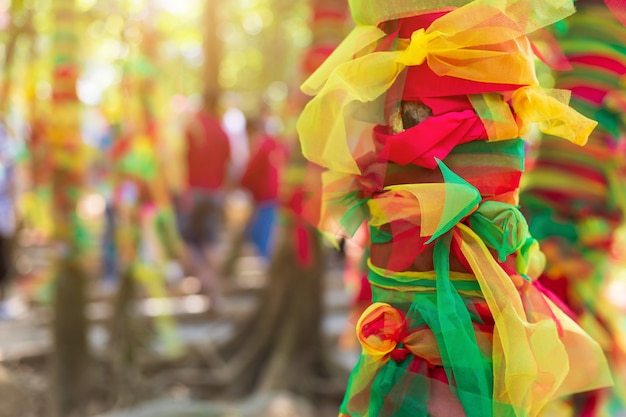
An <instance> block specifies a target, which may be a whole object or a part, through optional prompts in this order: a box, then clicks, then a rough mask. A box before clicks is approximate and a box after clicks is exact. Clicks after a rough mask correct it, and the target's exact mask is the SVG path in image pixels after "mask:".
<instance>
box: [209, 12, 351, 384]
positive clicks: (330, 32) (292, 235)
mask: <svg viewBox="0 0 626 417" xmlns="http://www.w3.org/2000/svg"><path fill="white" fill-rule="evenodd" d="M283 3H284V2H283V1H282V0H276V7H277V10H278V9H279V6H281V5H282V4H283ZM311 6H312V10H313V13H312V23H311V25H312V30H313V42H312V45H311V46H310V49H309V51H308V52H307V53H306V54H305V59H304V63H303V64H302V65H301V67H302V68H303V74H302V75H304V76H307V75H308V73H310V71H311V70H312V69H314V67H315V66H311V62H313V61H314V59H313V58H312V57H313V56H317V55H319V54H320V53H322V55H323V56H327V55H328V51H331V50H332V49H333V48H334V47H335V46H336V45H337V44H338V43H339V42H340V41H341V39H342V38H343V36H344V35H345V32H346V30H347V29H348V26H347V9H348V7H347V3H345V2H337V1H335V0H316V1H313V2H312V4H311ZM273 47H274V49H279V48H278V47H277V46H276V45H273ZM323 51H325V52H323ZM273 55H275V54H273ZM322 59H323V58H322ZM275 62H281V64H283V62H284V61H278V60H277V59H276V60H275ZM319 62H321V60H318V63H319ZM283 65H284V64H283ZM303 104H304V103H303V102H302V101H301V102H300V104H297V106H302V105H303ZM291 111H293V112H294V113H297V110H296V109H291ZM293 154H294V155H293V156H294V158H293V161H292V166H291V167H290V168H289V169H288V170H289V172H288V173H287V182H286V183H285V184H284V190H283V191H282V194H283V196H282V198H281V200H282V203H283V204H284V210H283V213H282V214H283V221H282V222H281V223H282V225H281V229H280V231H279V233H278V236H277V243H276V246H277V247H276V251H275V254H274V257H273V260H272V262H271V265H270V267H269V270H268V272H267V275H268V277H269V284H268V285H267V287H266V288H264V290H263V293H262V295H261V300H260V304H259V307H258V309H257V311H256V312H255V313H254V314H253V315H252V316H251V317H250V319H249V320H248V321H246V322H244V323H242V324H241V326H240V327H239V328H238V329H237V332H236V334H235V336H234V337H233V338H232V339H231V340H230V341H229V342H228V343H227V344H226V345H225V346H223V347H222V349H221V354H222V355H223V357H224V358H226V359H227V361H228V364H229V365H228V366H226V367H225V368H222V369H220V370H219V371H218V373H217V374H216V375H217V376H219V377H222V378H223V381H228V382H229V385H228V386H229V387H230V388H231V391H233V393H234V394H244V393H248V392H250V391H251V390H255V389H257V390H266V391H269V390H290V391H295V392H298V393H301V394H306V395H313V396H315V395H329V394H330V395H333V394H338V395H341V393H342V389H343V387H342V386H341V385H342V383H343V382H342V383H340V384H333V382H334V381H335V380H334V379H333V376H334V373H333V372H334V370H335V369H336V368H334V367H333V366H332V365H331V361H330V360H329V358H328V357H327V349H326V347H327V346H326V343H325V338H324V335H323V331H322V328H321V322H322V317H323V313H324V311H323V305H322V300H323V278H324V269H325V260H324V251H323V248H322V245H321V241H320V236H319V235H318V234H317V232H316V231H315V230H314V229H313V228H312V227H311V226H309V225H308V224H307V223H306V222H305V221H304V219H303V218H302V200H303V198H304V194H305V191H304V189H303V188H302V183H303V180H304V172H305V170H306V162H305V161H304V159H303V158H302V157H301V155H300V152H299V150H298V151H296V150H294V152H293Z"/></svg>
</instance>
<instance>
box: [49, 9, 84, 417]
mask: <svg viewBox="0 0 626 417" xmlns="http://www.w3.org/2000/svg"><path fill="white" fill-rule="evenodd" d="M52 12H53V14H54V18H55V29H54V34H53V36H52V53H53V55H54V56H53V62H54V65H53V74H52V110H53V114H54V115H55V117H53V118H50V119H49V120H48V121H47V129H46V131H47V140H48V141H49V152H50V153H51V158H52V164H53V169H52V176H51V178H50V181H51V186H52V195H53V199H54V200H53V213H52V217H53V224H54V236H53V244H54V250H55V251H56V269H55V289H54V321H53V326H52V333H53V344H54V351H53V375H54V377H53V383H52V384H51V390H50V393H51V395H52V400H53V413H52V414H53V415H55V416H58V417H72V416H84V415H85V414H84V410H83V404H84V402H85V395H84V394H85V388H86V384H85V383H86V369H87V364H88V358H89V353H88V343H87V327H88V325H87V318H86V316H85V307H86V296H87V273H86V265H85V263H84V261H85V258H84V255H85V249H86V242H85V239H86V236H87V235H86V231H85V228H84V225H83V223H82V220H81V218H80V217H79V215H78V212H77V204H78V200H79V198H80V195H81V190H82V187H83V178H84V173H85V166H86V161H85V159H84V145H83V142H82V138H81V135H80V108H81V105H80V102H79V101H78V96H77V92H76V83H77V79H78V76H79V71H80V65H79V51H80V42H79V38H80V36H81V35H80V33H81V27H80V20H79V14H78V13H77V11H76V9H75V4H74V2H68V1H65V0H55V1H53V2H52Z"/></svg>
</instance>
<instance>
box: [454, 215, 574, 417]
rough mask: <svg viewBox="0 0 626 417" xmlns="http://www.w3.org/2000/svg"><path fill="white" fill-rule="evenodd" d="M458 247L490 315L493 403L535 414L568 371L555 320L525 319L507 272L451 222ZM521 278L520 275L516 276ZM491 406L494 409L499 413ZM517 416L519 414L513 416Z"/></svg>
mask: <svg viewBox="0 0 626 417" xmlns="http://www.w3.org/2000/svg"><path fill="white" fill-rule="evenodd" d="M457 228H458V230H459V232H460V233H461V252H462V253H463V255H464V256H465V257H466V259H467V261H468V262H469V264H470V266H471V268H472V271H473V272H474V274H475V275H476V279H477V281H478V283H479V285H480V287H481V290H482V292H483V294H484V297H485V301H486V302H487V305H488V306H489V310H490V311H491V313H492V314H493V318H494V321H495V328H494V336H493V353H492V357H493V361H494V363H493V366H494V369H493V374H494V386H493V396H494V400H495V401H496V403H495V404H496V405H495V407H497V403H504V404H511V405H512V406H513V407H514V409H515V410H528V411H529V413H528V416H529V417H535V416H537V415H538V414H539V412H540V411H541V409H542V408H543V407H544V406H545V405H546V404H547V403H548V402H549V401H550V400H552V399H553V398H554V396H555V394H556V392H557V390H558V388H559V387H560V386H561V384H562V383H563V381H564V380H565V378H566V376H567V374H568V372H569V367H570V363H569V358H568V356H567V351H566V349H565V346H564V345H563V343H562V342H561V340H560V339H559V334H558V329H557V326H556V323H555V322H554V321H553V320H552V319H551V318H547V317H546V318H543V319H541V320H537V321H536V322H533V323H529V322H528V320H527V318H526V313H525V311H524V307H523V305H522V301H521V298H520V295H519V293H518V291H517V289H516V287H515V285H514V284H513V282H512V281H511V277H509V275H508V274H507V273H506V272H505V271H504V270H503V269H502V267H500V265H498V264H497V262H496V261H495V260H494V259H493V256H492V255H491V253H490V252H489V249H488V248H487V247H486V246H485V244H484V243H483V242H482V240H481V239H480V237H478V236H477V235H476V234H475V233H474V232H473V231H472V230H471V229H470V228H469V227H467V226H465V225H463V224H462V223H459V224H457ZM520 279H523V278H520ZM497 411H498V410H494V415H499V414H498V412H497ZM518 417H521V416H518Z"/></svg>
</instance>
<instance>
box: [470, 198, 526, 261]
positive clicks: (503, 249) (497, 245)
mask: <svg viewBox="0 0 626 417" xmlns="http://www.w3.org/2000/svg"><path fill="white" fill-rule="evenodd" d="M470 226H471V228H472V229H473V230H474V231H475V232H476V234H477V235H478V236H479V237H480V238H481V239H482V240H483V242H485V244H486V245H487V246H489V247H490V248H492V249H495V250H496V251H497V252H498V261H499V262H504V261H505V260H506V257H507V256H509V255H510V254H512V253H514V252H515V251H517V250H518V249H519V248H520V247H522V245H524V243H525V242H526V240H527V238H528V237H529V234H528V223H526V219H525V218H524V216H523V215H522V213H521V212H520V211H519V209H518V208H517V207H515V206H513V205H511V204H507V203H502V202H499V201H485V202H484V203H482V204H481V205H480V207H479V208H478V210H476V212H474V213H473V214H472V215H471V216H470Z"/></svg>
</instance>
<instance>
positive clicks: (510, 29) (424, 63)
mask: <svg viewBox="0 0 626 417" xmlns="http://www.w3.org/2000/svg"><path fill="white" fill-rule="evenodd" d="M370 3H372V4H370ZM416 3H418V2H416V1H411V0H407V1H396V2H393V5H390V4H388V3H386V4H385V7H379V6H382V4H381V5H378V6H377V3H376V4H375V2H357V1H352V2H351V7H352V11H353V16H354V18H355V20H356V22H357V24H358V25H357V28H356V29H355V30H354V31H353V32H352V34H351V35H349V36H348V38H347V39H346V40H345V42H344V44H342V45H341V46H340V47H339V48H338V49H337V51H336V52H335V53H334V54H333V55H332V56H331V57H330V58H329V59H328V60H327V61H326V62H325V63H324V64H323V65H322V66H321V67H320V69H319V70H318V71H317V72H316V73H314V74H313V75H312V76H311V78H309V80H307V82H305V84H304V85H303V90H304V91H305V92H308V93H311V94H317V95H316V97H315V98H313V100H312V101H311V102H310V103H309V105H308V106H307V107H306V108H305V110H304V112H303V113H302V115H301V118H300V120H299V122H298V130H299V134H300V140H301V143H302V148H303V152H304V154H305V156H307V158H309V159H310V160H311V161H313V162H315V163H316V164H318V165H320V166H321V167H323V168H324V169H325V172H324V173H323V174H322V183H323V196H322V203H321V208H320V215H319V216H318V217H319V219H320V220H319V222H318V225H319V226H320V227H321V228H323V229H324V230H327V231H329V232H331V233H334V232H337V231H338V230H345V231H347V232H348V233H351V232H353V231H354V230H356V228H358V226H359V225H360V224H361V222H362V221H363V220H364V219H367V220H368V222H369V226H370V233H371V248H370V250H371V254H370V274H369V281H370V284H371V285H372V291H373V300H372V301H373V304H372V306H371V307H370V308H368V309H367V310H366V311H365V312H364V313H363V315H362V316H361V319H360V320H359V323H358V325H357V336H358V338H359V340H360V341H361V345H362V347H363V352H362V355H361V357H360V360H359V362H358V364H357V365H356V367H355V369H354V370H353V372H352V375H351V377H350V380H349V384H348V389H347V393H346V396H345V399H344V402H343V404H342V406H341V413H342V414H345V415H350V416H359V417H375V416H407V417H408V416H411V417H413V416H427V415H439V413H442V412H444V413H445V414H444V415H462V414H464V415H466V416H468V417H473V416H476V417H478V416H481V417H484V416H514V417H521V416H537V415H538V414H539V413H540V411H541V410H542V409H543V407H544V406H546V405H547V404H548V403H549V402H550V401H552V400H553V399H554V398H557V397H559V396H562V395H567V394H570V393H573V392H578V391H584V390H588V389H593V388H598V387H601V386H605V385H608V384H610V382H611V378H610V375H609V372H608V368H607V365H606V360H605V358H604V356H603V354H602V351H601V348H600V347H599V345H598V344H597V343H596V342H594V341H593V340H592V339H591V338H590V337H589V336H588V335H587V334H586V333H585V332H583V331H582V329H581V328H580V327H579V326H578V325H577V324H576V323H575V322H574V321H573V320H572V319H570V318H569V317H568V316H567V315H566V314H564V313H563V311H562V310H561V309H560V308H559V307H558V306H557V305H556V302H557V300H556V299H554V301H553V297H552V296H551V295H549V294H547V293H545V292H544V291H543V288H542V287H541V286H539V285H536V283H535V282H534V279H535V278H536V277H537V275H538V273H539V272H540V271H541V269H542V267H543V265H542V262H543V258H542V255H541V252H540V251H539V250H538V245H537V243H536V241H535V240H534V239H533V238H532V237H531V235H530V234H529V233H528V225H527V224H526V221H525V219H524V217H523V216H522V214H521V213H520V211H519V210H518V208H517V193H518V187H519V181H520V178H521V174H522V171H523V167H524V158H523V156H524V147H523V142H522V140H521V139H520V137H523V136H525V135H526V134H527V133H528V130H529V129H530V125H531V123H535V124H536V125H537V126H538V127H539V128H540V129H541V130H542V131H544V132H550V133H551V134H555V135H559V136H562V137H564V138H566V139H568V140H570V141H571V142H574V143H577V144H583V143H584V142H585V141H586V139H587V136H588V134H589V133H590V132H591V130H592V129H593V127H594V126H595V123H594V122H592V121H590V120H589V119H587V118H585V117H584V116H582V115H580V114H579V113H576V112H575V111H573V110H572V109H571V108H569V107H567V105H566V104H565V103H566V102H567V94H566V93H563V92H558V91H556V92H546V91H544V90H543V89H541V88H540V87H539V86H538V85H537V82H536V78H535V74H534V67H533V59H534V58H533V53H532V50H533V48H532V45H531V44H530V42H529V40H528V38H527V36H526V35H527V33H529V32H531V31H533V30H535V29H537V28H539V27H541V26H544V25H546V24H549V23H553V22H555V21H557V20H559V19H561V18H563V17H565V16H567V15H568V14H571V13H572V12H573V8H572V4H571V2H564V1H561V2H559V1H555V2H552V1H542V2H540V3H538V2H534V1H502V2H495V3H497V4H494V2H487V1H481V0H477V1H472V2H460V3H461V4H452V3H454V2H437V1H432V2H419V3H420V4H423V3H428V4H429V5H430V6H431V7H430V8H420V7H419V6H417V5H416ZM453 6H454V7H453ZM456 6H461V7H458V8H457V7H456ZM537 10H541V12H542V13H535V11H537ZM376 12H380V13H381V14H380V15H376V14H370V13H376ZM399 17H400V18H401V19H399V20H391V21H390V20H389V19H397V18H399ZM403 36H404V37H403ZM426 67H428V70H429V71H432V73H433V74H435V75H432V77H434V76H436V77H442V78H443V77H448V79H450V80H453V81H451V83H450V85H451V86H452V87H449V89H443V90H441V91H440V92H439V93H438V94H437V91H435V90H429V92H428V95H424V96H420V94H421V91H425V90H421V89H420V88H419V87H416V88H413V87H412V86H414V85H418V84H421V83H422V82H423V80H422V79H421V78H419V77H418V76H417V74H420V72H419V71H412V70H413V69H414V68H426ZM422 73H423V72H422ZM426 79H428V78H426ZM408 102H410V103H413V104H415V105H418V106H422V107H421V108H427V109H428V115H427V117H424V118H423V120H420V121H418V122H417V125H415V126H412V125H411V126H409V125H407V126H405V125H404V120H400V116H402V117H404V114H405V112H406V107H408V104H407V103H408ZM348 116H355V117H358V118H359V119H360V120H367V121H370V122H374V123H376V124H377V126H375V127H374V128H373V134H371V135H361V134H357V133H356V132H352V131H351V126H352V124H351V123H352V122H351V121H350V120H349V118H348Z"/></svg>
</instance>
